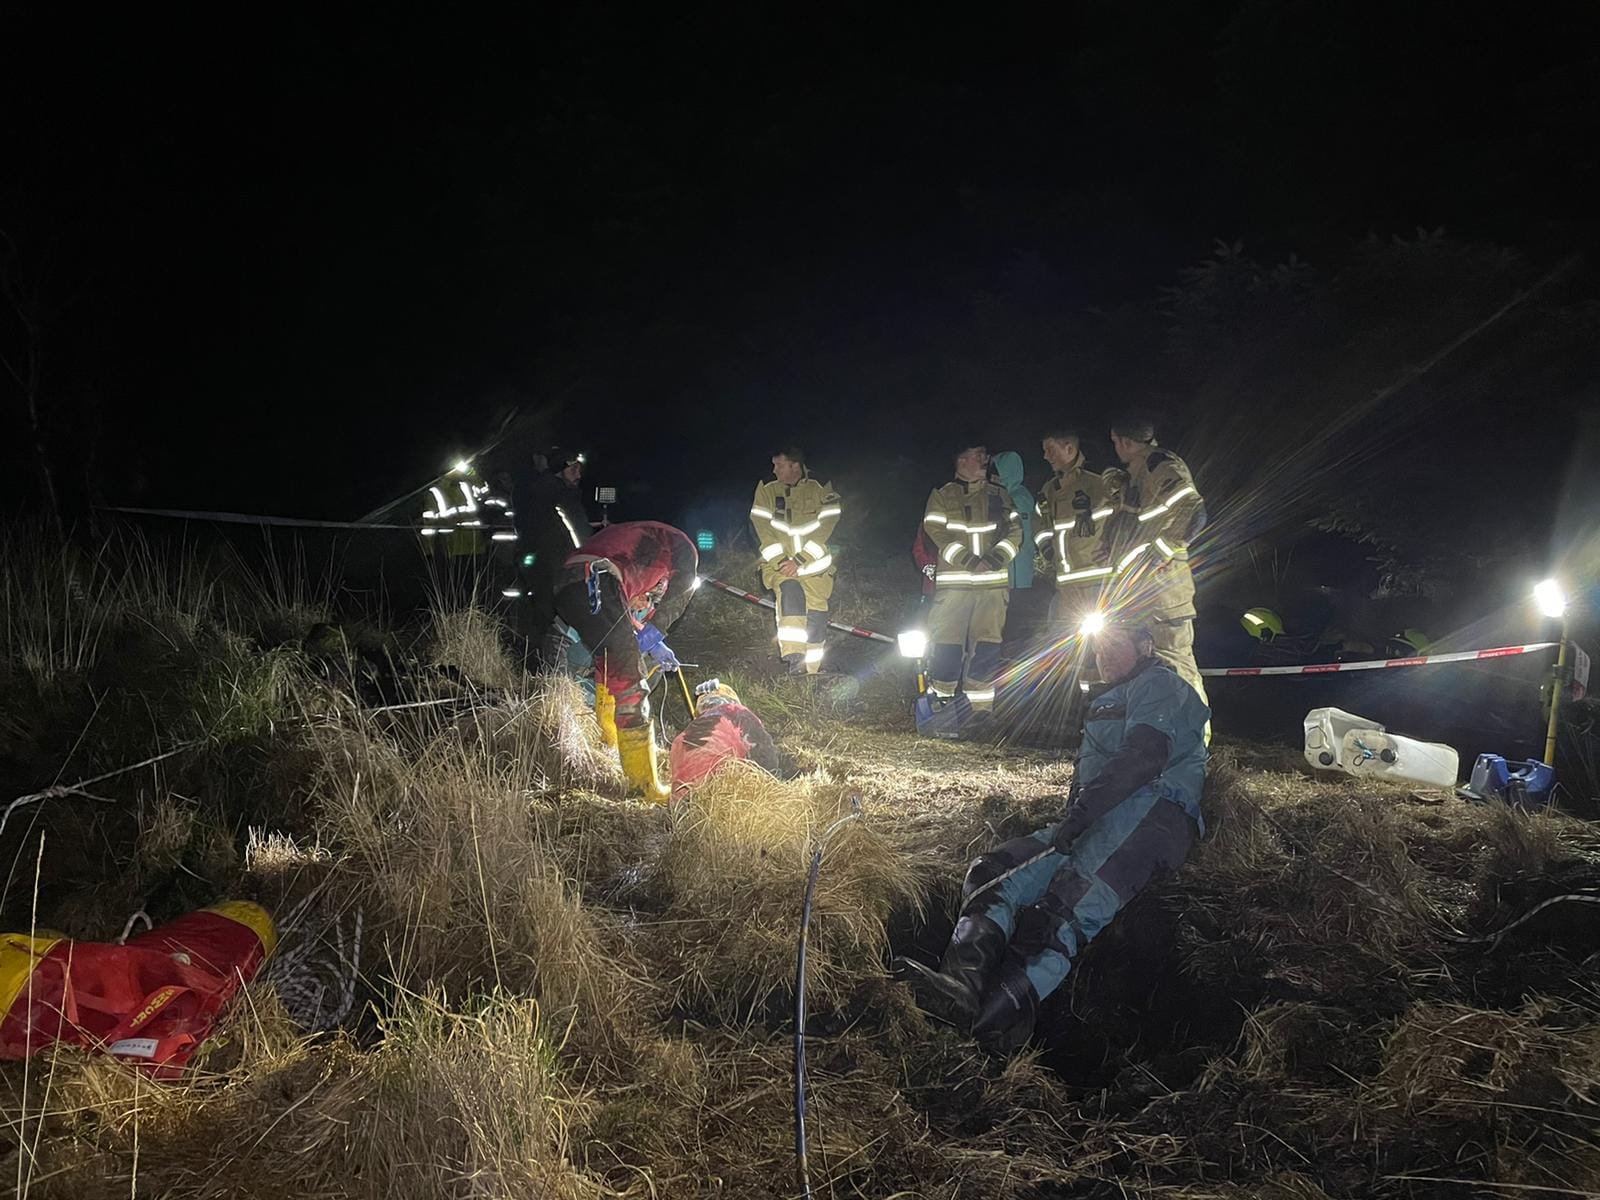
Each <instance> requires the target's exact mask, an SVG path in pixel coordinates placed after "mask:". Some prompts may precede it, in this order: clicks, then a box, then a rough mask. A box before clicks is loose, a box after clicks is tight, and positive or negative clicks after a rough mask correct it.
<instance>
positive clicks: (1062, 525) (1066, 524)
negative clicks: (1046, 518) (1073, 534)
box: [1055, 521, 1077, 533]
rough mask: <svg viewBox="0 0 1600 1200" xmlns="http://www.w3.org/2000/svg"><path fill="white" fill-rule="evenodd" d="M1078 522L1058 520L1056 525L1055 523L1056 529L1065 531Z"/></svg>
mask: <svg viewBox="0 0 1600 1200" xmlns="http://www.w3.org/2000/svg"><path fill="white" fill-rule="evenodd" d="M1076 524H1077V522H1076V521H1057V522H1056V525H1055V529H1056V532H1057V533H1064V532H1066V531H1067V530H1068V529H1071V528H1072V527H1073V526H1074V525H1076Z"/></svg>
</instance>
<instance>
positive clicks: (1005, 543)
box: [922, 479, 1022, 588]
mask: <svg viewBox="0 0 1600 1200" xmlns="http://www.w3.org/2000/svg"><path fill="white" fill-rule="evenodd" d="M922 527H923V528H924V529H925V530H927V532H928V536H929V537H930V538H932V539H933V541H934V544H935V545H936V546H938V548H939V567H938V574H937V575H936V576H935V577H934V586H935V587H937V588H948V587H960V588H1003V587H1007V586H1009V583H1010V576H1011V572H1010V565H1011V560H1012V559H1013V558H1015V557H1016V556H1017V551H1018V549H1019V548H1020V547H1021V545H1022V522H1021V521H1020V520H1019V519H1018V513H1017V510H1016V509H1014V508H1012V507H1011V496H1010V495H1009V494H1008V493H1007V492H1006V490H1005V488H1003V487H1001V486H1000V485H999V484H997V483H989V482H987V481H986V480H979V481H978V482H977V483H963V482H962V481H961V480H959V479H954V480H951V481H950V482H949V483H947V484H945V485H944V486H943V487H941V488H934V489H933V492H932V493H931V494H930V495H929V496H928V507H927V511H926V512H925V513H924V514H923V517H922Z"/></svg>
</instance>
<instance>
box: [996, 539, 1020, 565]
mask: <svg viewBox="0 0 1600 1200" xmlns="http://www.w3.org/2000/svg"><path fill="white" fill-rule="evenodd" d="M994 548H995V549H996V550H1004V551H1005V552H1006V558H1007V559H1008V560H1009V559H1013V558H1015V557H1016V556H1017V548H1016V547H1015V546H1013V545H1012V544H1011V542H1010V541H1009V540H1008V541H1004V542H996V543H995V547H994Z"/></svg>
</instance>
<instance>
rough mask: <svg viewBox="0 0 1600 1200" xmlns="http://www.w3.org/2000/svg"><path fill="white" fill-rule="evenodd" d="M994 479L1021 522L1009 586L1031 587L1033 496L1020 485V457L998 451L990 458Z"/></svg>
mask: <svg viewBox="0 0 1600 1200" xmlns="http://www.w3.org/2000/svg"><path fill="white" fill-rule="evenodd" d="M994 476H995V479H997V480H998V481H999V483H1000V486H1001V487H1003V488H1005V490H1006V492H1007V494H1009V495H1010V497H1011V507H1012V508H1014V509H1016V510H1017V515H1018V519H1019V520H1020V521H1021V522H1022V551H1021V553H1019V554H1018V555H1017V556H1016V557H1015V558H1013V559H1012V560H1011V586H1012V587H1014V588H1031V587H1032V586H1033V514H1034V511H1035V508H1034V502H1033V493H1032V492H1030V491H1029V490H1028V488H1027V485H1025V484H1024V483H1023V482H1022V455H1020V454H1018V453H1017V452H1016V451H1015V450H1002V451H1001V452H1000V453H999V454H996V455H995V456H994Z"/></svg>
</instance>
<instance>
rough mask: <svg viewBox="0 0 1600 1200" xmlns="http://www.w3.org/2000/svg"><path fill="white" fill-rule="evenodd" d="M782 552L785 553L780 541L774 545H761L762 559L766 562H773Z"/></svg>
mask: <svg viewBox="0 0 1600 1200" xmlns="http://www.w3.org/2000/svg"><path fill="white" fill-rule="evenodd" d="M782 553H783V545H782V544H781V543H779V542H773V543H772V545H770V546H763V547H761V557H762V560H763V561H765V562H771V561H772V560H773V559H775V558H777V557H778V555H780V554H782Z"/></svg>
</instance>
